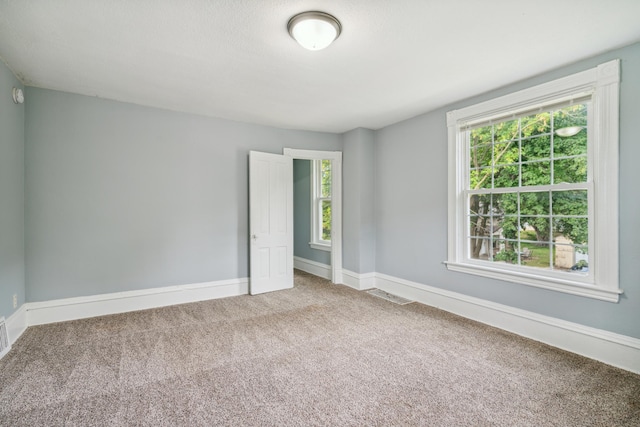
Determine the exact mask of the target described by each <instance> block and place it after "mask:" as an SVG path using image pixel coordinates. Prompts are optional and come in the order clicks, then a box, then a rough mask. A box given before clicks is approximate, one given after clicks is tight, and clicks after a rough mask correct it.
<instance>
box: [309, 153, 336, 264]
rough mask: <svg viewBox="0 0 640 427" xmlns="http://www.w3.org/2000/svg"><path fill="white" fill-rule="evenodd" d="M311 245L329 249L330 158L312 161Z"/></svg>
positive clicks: (316, 247)
mask: <svg viewBox="0 0 640 427" xmlns="http://www.w3.org/2000/svg"><path fill="white" fill-rule="evenodd" d="M311 203H312V207H311V242H310V245H311V247H313V248H315V249H321V250H327V251H330V250H331V160H313V161H312V179H311Z"/></svg>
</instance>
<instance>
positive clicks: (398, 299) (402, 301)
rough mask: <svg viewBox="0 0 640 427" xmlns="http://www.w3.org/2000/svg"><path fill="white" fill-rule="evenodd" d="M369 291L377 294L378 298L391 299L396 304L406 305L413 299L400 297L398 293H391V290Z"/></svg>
mask: <svg viewBox="0 0 640 427" xmlns="http://www.w3.org/2000/svg"><path fill="white" fill-rule="evenodd" d="M367 293H369V294H371V295H373V296H376V297H378V298H382V299H386V300H387V301H391V302H392V303H394V304H400V305H405V304H409V303H411V302H413V301H411V300H408V299H406V298H402V297H399V296H397V295H393V294H390V293H389V292H385V291H383V290H382V289H371V290H370V291H367Z"/></svg>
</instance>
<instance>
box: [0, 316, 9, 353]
mask: <svg viewBox="0 0 640 427" xmlns="http://www.w3.org/2000/svg"><path fill="white" fill-rule="evenodd" d="M9 350H11V344H10V343H9V334H8V333H7V323H6V322H5V321H4V317H0V359H2V358H3V357H4V355H5V354H7V353H9Z"/></svg>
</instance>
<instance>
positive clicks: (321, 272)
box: [293, 256, 331, 280]
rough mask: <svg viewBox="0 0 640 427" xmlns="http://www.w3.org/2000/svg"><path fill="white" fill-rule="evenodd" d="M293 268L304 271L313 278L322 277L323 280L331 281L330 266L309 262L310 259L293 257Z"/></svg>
mask: <svg viewBox="0 0 640 427" xmlns="http://www.w3.org/2000/svg"><path fill="white" fill-rule="evenodd" d="M293 267H294V268H297V269H298V270H302V271H306V272H307V273H309V274H313V275H314V276H318V277H322V278H324V279H328V280H331V266H330V265H327V264H322V263H320V262H317V261H311V260H310V259H305V258H300V257H297V256H294V257H293Z"/></svg>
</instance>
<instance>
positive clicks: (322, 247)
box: [309, 242, 331, 252]
mask: <svg viewBox="0 0 640 427" xmlns="http://www.w3.org/2000/svg"><path fill="white" fill-rule="evenodd" d="M309 246H310V247H311V249H318V250H320V251H325V252H331V245H327V244H325V243H313V242H309Z"/></svg>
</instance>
